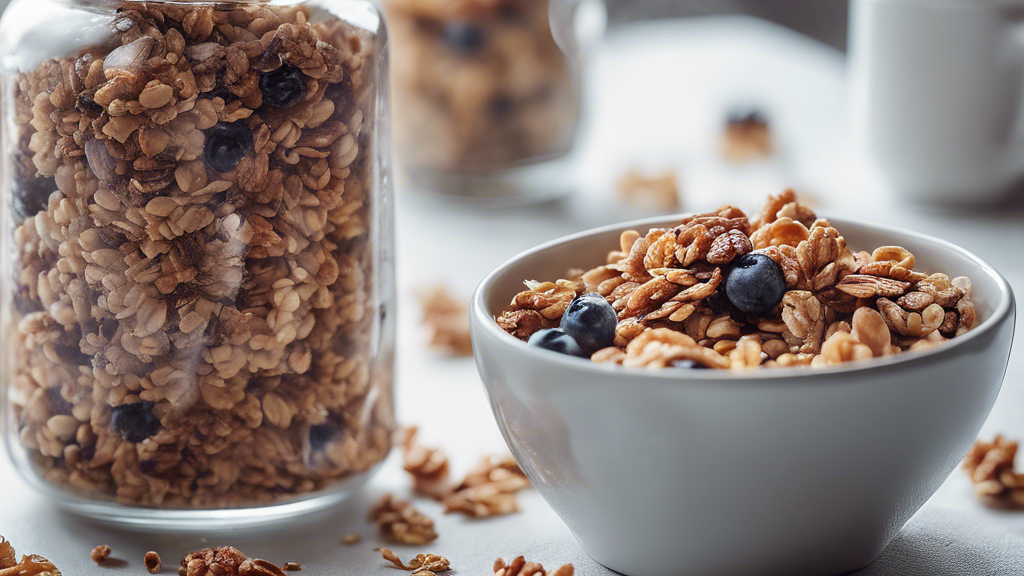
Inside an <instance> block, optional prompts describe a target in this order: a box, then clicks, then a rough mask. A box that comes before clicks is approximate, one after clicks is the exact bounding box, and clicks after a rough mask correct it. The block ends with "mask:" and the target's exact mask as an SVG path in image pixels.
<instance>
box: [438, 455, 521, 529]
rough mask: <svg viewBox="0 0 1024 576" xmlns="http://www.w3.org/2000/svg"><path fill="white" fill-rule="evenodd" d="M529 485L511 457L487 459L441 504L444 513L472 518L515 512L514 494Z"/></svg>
mask: <svg viewBox="0 0 1024 576" xmlns="http://www.w3.org/2000/svg"><path fill="white" fill-rule="evenodd" d="M529 485H530V481H529V480H528V479H527V478H526V475H525V474H523V471H522V470H520V468H519V465H518V464H516V461H515V459H513V458H512V456H511V455H506V456H488V457H486V458H484V459H483V460H482V461H481V462H480V464H479V465H477V467H476V468H474V469H473V470H471V471H470V472H469V473H468V474H467V475H466V478H465V479H464V480H463V481H462V483H461V484H459V485H458V486H456V487H455V488H454V490H453V491H452V493H451V495H449V496H448V497H446V498H445V499H444V500H443V504H444V511H445V514H449V513H452V512H461V513H463V514H465V515H467V516H473V517H476V518H485V517H489V516H498V515H502V514H511V513H513V512H518V511H519V504H518V502H517V501H516V497H515V494H516V492H519V491H520V490H522V489H523V488H526V487H528V486H529Z"/></svg>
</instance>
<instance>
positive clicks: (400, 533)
mask: <svg viewBox="0 0 1024 576" xmlns="http://www.w3.org/2000/svg"><path fill="white" fill-rule="evenodd" d="M370 519H371V520H373V521H375V522H376V523H377V526H378V528H379V529H380V535H381V536H382V537H383V538H384V539H385V540H390V541H392V542H398V543H400V544H412V545H423V544H427V543H429V542H433V541H434V540H436V539H437V532H436V531H435V530H434V521H433V520H431V519H430V517H429V516H427V515H426V514H424V513H423V512H420V511H419V510H418V509H416V507H415V506H413V505H412V503H411V502H408V501H406V500H400V499H398V498H395V497H394V496H392V495H391V494H385V495H384V496H382V497H381V499H380V500H379V501H378V502H377V504H376V505H374V507H373V509H371V510H370Z"/></svg>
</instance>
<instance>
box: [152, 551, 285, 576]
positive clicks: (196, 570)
mask: <svg viewBox="0 0 1024 576" xmlns="http://www.w3.org/2000/svg"><path fill="white" fill-rule="evenodd" d="M147 556H148V555H147ZM155 561H156V572H159V570H160V566H159V557H156V559H155ZM288 564H295V563H294V562H289V563H288ZM146 566H147V568H148V567H149V564H148V563H147V564H146ZM291 569H294V568H290V569H289V568H285V569H284V570H291ZM299 569H301V567H300V568H299ZM284 570H283V569H282V567H280V566H278V565H277V564H274V563H273V562H270V561H269V560H263V559H260V558H249V557H248V556H246V555H245V553H244V552H242V551H241V550H239V549H238V548H235V547H233V546H221V547H220V548H207V549H205V550H199V551H197V552H192V553H191V554H188V555H187V556H185V557H184V558H182V559H181V565H180V566H179V567H178V576H284ZM150 572H152V573H154V574H155V573H156V572H153V571H152V570H150Z"/></svg>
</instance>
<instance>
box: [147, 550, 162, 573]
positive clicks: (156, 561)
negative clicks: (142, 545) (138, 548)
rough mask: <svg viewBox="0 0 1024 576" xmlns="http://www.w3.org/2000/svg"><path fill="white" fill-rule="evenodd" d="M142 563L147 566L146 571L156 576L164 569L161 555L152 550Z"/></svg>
mask: <svg viewBox="0 0 1024 576" xmlns="http://www.w3.org/2000/svg"><path fill="white" fill-rule="evenodd" d="M142 563H143V564H145V565H146V570H148V571H149V573H150V574H156V573H157V572H159V571H160V568H162V567H163V562H161V561H160V555H159V554H157V553H156V552H154V551H152V550H150V551H149V552H146V555H145V556H144V557H143V558H142Z"/></svg>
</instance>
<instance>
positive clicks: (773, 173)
mask: <svg viewBox="0 0 1024 576" xmlns="http://www.w3.org/2000/svg"><path fill="white" fill-rule="evenodd" d="M844 86H845V79H844V63H843V58H842V55H841V54H840V53H838V52H836V51H833V50H831V49H829V48H825V47H822V46H820V45H818V44H815V43H814V42H812V41H810V40H807V39H804V38H802V37H800V36H797V35H795V34H792V33H790V32H788V31H785V30H783V29H780V28H777V27H774V26H772V25H769V24H765V23H762V22H758V21H755V20H750V19H746V18H714V19H707V20H692V21H678V22H668V21H666V22H662V23H655V24H646V25H642V26H639V25H638V26H636V27H633V28H623V29H620V30H617V31H615V32H614V33H612V34H611V35H610V36H609V38H608V40H607V42H606V43H605V45H604V46H603V47H602V48H601V49H600V50H599V52H598V54H597V55H596V58H595V60H594V70H593V75H592V82H591V86H590V91H591V93H592V96H593V97H592V98H591V101H590V106H589V109H590V116H591V117H590V119H589V122H588V125H587V127H586V130H585V131H584V134H583V136H582V139H581V141H582V142H583V143H584V144H583V146H582V147H581V150H580V151H579V159H578V161H579V162H580V166H579V169H578V170H577V172H576V173H577V174H578V182H579V191H578V193H577V194H576V195H575V196H574V197H572V198H569V199H567V200H566V201H564V202H561V203H555V204H545V205H537V206H523V207H518V208H511V209H500V210H499V209H484V208H479V207H477V208H474V207H467V206H464V205H459V204H454V203H450V202H443V201H438V200H436V199H430V198H425V197H422V196H416V195H413V194H410V193H409V192H408V191H401V190H400V191H399V192H398V202H397V204H398V215H397V226H398V280H399V283H398V286H399V292H400V312H399V359H398V382H397V386H398V403H399V415H400V418H401V420H402V421H403V422H404V423H409V424H413V423H415V424H418V425H420V428H421V430H422V439H423V440H424V442H426V443H428V444H437V445H440V446H443V447H445V448H446V450H447V451H448V452H449V454H450V455H451V457H452V460H453V465H454V466H455V468H456V475H458V474H459V473H460V472H461V471H463V470H464V469H465V468H467V467H469V466H470V465H472V464H473V463H475V462H476V460H477V459H478V458H479V457H480V456H481V455H483V454H484V453H487V452H496V451H498V450H501V449H503V442H502V440H501V437H500V435H499V434H498V430H497V427H496V426H495V424H494V421H493V418H492V416H491V413H490V409H489V407H488V405H487V402H486V400H485V397H484V393H483V389H482V387H481V385H480V383H479V379H478V376H477V374H476V369H475V366H474V364H473V361H472V360H471V359H447V358H441V357H437V356H435V355H434V354H433V353H432V352H431V351H429V350H428V349H427V348H426V347H425V346H424V337H425V336H424V333H423V329H422V327H421V326H420V324H419V309H418V306H417V304H416V298H415V295H416V291H417V289H418V288H420V287H426V286H429V285H431V284H435V283H446V284H448V285H449V286H451V287H452V288H453V289H455V290H456V291H457V292H460V293H462V294H463V295H464V296H466V297H467V298H468V296H469V294H470V292H471V291H472V289H473V287H474V286H475V284H476V282H477V281H478V280H479V279H480V278H481V277H483V275H484V274H485V273H486V272H487V271H489V270H490V269H491V268H492V267H494V266H496V265H497V264H499V263H500V262H502V261H503V260H505V259H506V258H508V257H510V256H512V255H514V254H516V253H517V252H519V251H521V250H524V249H526V248H529V247H531V246H533V245H535V244H537V243H539V242H541V241H545V240H549V239H552V238H555V237H557V236H561V235H564V234H568V233H571V232H575V231H579V230H582V229H585V228H589V227H592V226H596V225H600V224H605V223H610V222H614V221H618V220H623V219H627V218H632V217H634V216H642V215H645V214H644V213H640V212H635V211H634V210H632V209H629V208H627V207H623V206H619V205H617V204H616V203H615V202H614V199H613V196H612V192H611V188H612V185H613V183H614V181H615V179H616V178H617V176H618V175H619V174H620V173H621V172H622V171H624V170H626V169H628V168H631V167H641V168H646V169H649V170H652V171H654V170H660V169H665V168H677V169H679V170H680V171H681V174H682V178H681V179H682V182H683V187H684V188H685V190H684V197H685V203H684V209H686V210H701V209H705V208H710V207H714V206H716V205H718V204H721V203H725V202H729V203H735V204H740V205H741V206H743V207H744V208H750V209H753V208H756V207H757V206H758V205H759V203H760V201H761V198H762V197H763V195H764V194H766V193H768V192H776V191H778V190H779V189H780V188H782V187H784V186H786V185H793V186H795V187H796V188H797V189H798V191H801V190H802V191H805V192H807V193H808V194H811V195H812V196H813V198H814V199H815V201H816V203H817V206H818V208H819V212H820V213H822V214H825V215H827V214H829V213H833V214H843V215H844V216H853V217H858V218H862V219H866V220H871V221H876V222H879V223H882V224H888V225H894V226H899V227H906V228H908V229H913V230H918V231H921V232H925V233H928V234H933V235H937V236H941V237H943V238H946V239H948V240H950V241H951V242H954V243H956V244H959V245H961V246H964V247H965V248H967V249H969V250H971V251H973V252H976V253H978V254H979V255H981V256H982V257H984V258H986V259H987V260H988V261H989V262H990V263H991V264H993V265H994V266H995V267H996V268H997V269H999V270H1000V271H1001V272H1003V274H1004V275H1006V277H1007V278H1008V279H1009V281H1010V283H1011V284H1012V285H1013V286H1016V287H1020V286H1024V262H1022V258H1021V255H1022V250H1024V248H1021V247H1020V246H1021V244H1020V239H1021V238H1024V212H1022V210H1021V207H1020V205H1019V204H1018V205H1014V206H1004V207H1001V208H999V209H989V210H984V211H978V212H971V213H966V212H962V211H961V212H942V211H937V210H933V209H925V208H922V207H918V206H908V205H901V204H898V203H896V202H894V201H892V200H889V199H888V198H887V197H886V196H885V195H884V194H882V193H881V191H880V189H879V187H878V186H877V185H876V184H874V182H873V179H872V178H871V177H870V176H868V175H867V174H866V171H865V170H864V169H863V168H861V165H860V163H859V162H858V161H857V160H856V159H854V156H853V153H852V151H851V149H850V146H849V144H848V132H847V130H846V120H845V104H844ZM730 102H737V103H744V102H751V103H757V104H759V105H762V106H763V108H764V109H765V110H767V112H768V113H769V115H770V116H771V119H772V123H773V127H774V130H775V131H776V134H777V135H778V137H779V138H780V140H781V142H782V147H783V154H782V159H781V160H779V161H776V162H773V163H771V164H767V165H761V166H751V167H747V168H743V169H740V170H730V169H726V168H725V167H723V165H722V164H721V163H720V162H719V161H718V160H717V159H716V155H715V151H714V145H715V143H716V139H715V137H716V134H717V130H718V128H719V126H720V122H721V119H722V117H723V113H724V110H725V107H726V105H727V104H728V103H730ZM1022 374H1024V348H1022V347H1020V346H1018V347H1017V348H1016V350H1015V352H1014V353H1013V354H1012V356H1011V358H1010V366H1009V369H1008V372H1007V377H1006V382H1005V383H1004V386H1003V391H1002V393H1001V395H1000V397H999V400H998V402H997V404H996V407H995V409H994V411H993V413H992V416H991V418H990V419H989V421H988V423H987V424H986V426H985V430H984V432H983V434H986V435H991V434H993V433H995V432H996V431H1002V432H1004V433H1006V434H1008V435H1011V436H1014V437H1018V438H1020V437H1024V382H1022V378H1021V375H1022ZM408 488H409V482H408V479H407V478H406V477H405V474H404V472H402V471H401V469H400V466H399V463H398V462H397V461H396V460H395V459H394V458H392V460H391V461H389V463H388V465H387V466H386V468H385V469H384V470H383V471H382V472H381V473H380V475H379V476H378V477H377V478H376V479H375V480H374V481H373V483H372V484H371V486H370V487H369V488H368V489H367V490H366V491H365V493H363V494H361V495H359V496H357V497H354V498H352V499H350V500H349V501H348V502H347V503H346V504H344V505H342V506H341V507H340V508H337V509H334V510H331V511H328V512H327V513H324V514H318V515H317V516H316V517H315V518H309V519H307V520H305V521H302V522H298V523H295V524H290V525H286V526H283V527H279V528H277V529H275V530H266V531H262V532H251V533H237V532H236V533H226V534H224V533H221V534H214V533H211V534H203V535H161V534H131V533H128V532H124V531H120V530H114V529H109V528H105V527H102V526H98V525H95V524H92V523H89V522H86V521H83V520H81V519H79V518H76V517H74V516H70V515H67V514H64V513H61V512H58V511H57V510H55V508H54V507H53V506H52V505H51V503H49V502H47V501H46V500H45V499H44V498H43V497H42V496H40V495H39V494H37V493H35V492H33V491H32V490H30V489H29V488H28V487H27V486H26V485H25V484H24V483H22V482H21V480H20V479H19V478H17V477H16V476H15V475H14V473H13V471H12V470H11V469H10V465H9V464H8V463H7V462H6V461H3V463H2V464H0V534H2V535H4V536H6V537H7V538H8V539H10V540H11V541H12V542H13V543H14V545H15V547H16V548H17V549H18V551H19V554H20V553H37V554H42V555H44V556H46V557H48V558H50V559H51V560H52V561H54V562H55V563H56V564H57V566H58V567H60V568H61V569H62V570H63V573H64V574H65V575H71V576H91V575H99V574H108V573H124V574H144V573H145V572H144V571H143V570H144V569H143V567H142V564H141V558H142V555H143V554H144V553H145V552H146V551H147V550H157V551H158V552H160V553H161V555H162V556H163V560H164V564H165V569H164V573H168V574H171V573H175V571H174V567H175V566H176V565H177V563H178V561H179V560H180V558H181V556H182V555H183V554H184V553H186V552H189V551H192V550H195V549H199V548H202V547H207V546H216V545H221V544H231V545H234V546H236V547H239V548H240V549H242V550H243V551H245V552H247V553H248V554H250V555H251V556H257V557H263V558H267V559H269V560H271V561H274V562H277V563H279V564H280V563H283V562H285V561H290V560H291V561H298V562H301V563H302V564H303V566H304V569H303V572H301V573H300V574H308V575H310V576H327V575H337V574H359V575H361V576H368V575H372V574H380V575H391V576H394V575H396V574H398V573H397V572H393V571H392V569H390V568H387V567H386V566H385V563H384V562H383V561H381V559H380V556H379V554H378V553H377V552H375V551H374V550H373V548H374V546H377V545H378V544H379V543H378V542H377V540H376V538H375V534H374V531H373V526H371V525H369V524H368V523H367V522H366V519H365V515H366V510H367V507H368V506H369V503H370V502H372V500H373V499H374V498H375V497H376V496H377V495H379V494H381V493H383V492H386V491H394V492H396V493H398V494H401V495H406V494H407V493H408ZM520 503H521V504H522V507H523V512H522V513H520V514H516V515H512V516H508V517H501V518H494V519H487V520H467V519H464V518H462V517H459V516H444V515H442V514H441V511H440V507H439V506H438V505H437V504H435V503H432V502H427V501H420V502H418V506H420V508H421V509H422V510H423V511H425V512H427V513H428V514H429V515H430V516H432V517H433V518H435V520H436V521H437V525H438V526H437V529H438V532H439V533H440V538H439V539H438V540H437V541H435V542H434V543H432V544H430V545H428V546H426V547H423V548H406V547H400V546H394V547H393V548H394V549H395V550H396V552H399V554H400V555H401V556H402V557H403V559H406V558H407V557H408V556H412V555H415V554H416V553H417V552H434V553H438V554H441V555H444V556H446V557H448V558H449V559H450V560H451V561H452V565H453V568H454V569H455V570H457V571H458V573H464V574H475V575H482V574H490V571H489V570H490V566H491V564H492V562H493V560H494V558H496V557H498V556H502V557H505V558H507V559H508V558H511V557H513V556H516V555H520V554H522V555H526V556H527V559H528V560H530V559H534V560H536V561H539V562H542V563H544V564H545V565H547V566H548V567H549V568H554V567H557V566H558V565H559V564H561V563H564V562H574V563H575V564H576V568H577V574H583V575H587V576H589V575H591V574H611V573H610V572H609V571H607V570H605V569H603V568H601V567H600V566H598V565H596V564H595V563H594V562H593V561H591V560H589V559H588V558H587V557H586V556H585V555H584V553H583V552H582V550H580V549H579V547H578V546H576V544H575V541H574V540H572V538H571V535H569V533H568V530H567V529H566V528H565V526H564V525H563V524H562V523H561V521H559V520H558V518H557V517H556V516H555V515H554V513H553V512H552V511H551V510H550V509H549V508H548V507H547V506H546V505H545V504H544V502H543V500H541V499H540V497H539V496H538V495H537V494H536V493H535V492H533V491H526V492H523V493H522V494H521V497H520ZM940 510H953V511H957V512H960V513H962V514H963V515H964V516H965V517H967V518H970V519H971V520H972V521H975V522H977V523H979V524H984V525H987V526H991V527H996V528H997V529H998V530H1000V531H1003V532H1005V533H1008V534H1009V533H1017V534H1024V513H1017V514H1012V513H1005V512H994V511H990V510H986V509H984V508H983V507H981V506H980V505H979V504H977V503H976V502H975V501H974V500H973V498H972V496H971V494H970V487H969V485H968V482H967V479H966V477H965V475H964V474H962V473H961V472H956V473H954V474H953V475H952V476H951V477H950V479H949V480H948V481H947V482H946V483H945V485H943V487H942V488H941V489H940V490H939V492H938V493H937V494H936V495H935V496H934V497H933V498H932V499H931V500H930V501H929V502H928V503H927V504H926V505H925V509H924V511H923V512H922V514H923V515H924V517H925V518H931V517H932V516H930V514H931V513H933V512H936V511H940ZM351 531H358V532H361V533H362V534H363V535H364V540H363V542H362V543H360V544H357V545H355V546H345V545H342V544H341V543H340V540H341V538H342V537H343V536H344V535H345V534H346V533H348V532H351ZM97 544H110V545H111V546H112V547H113V548H114V557H115V558H120V559H123V560H126V561H127V563H114V564H112V565H108V566H106V567H102V568H101V567H98V566H96V565H95V564H93V563H92V562H91V561H90V560H89V551H90V550H91V549H92V547H93V546H95V545H97ZM905 545H907V544H906V543H903V544H901V546H905ZM910 545H911V546H912V545H913V544H912V543H911V544H910ZM960 573H962V574H966V575H967V576H970V572H969V571H968V572H960ZM1020 573H1024V569H1022V572H1020ZM1020 573H1017V574H1020ZM907 576H911V575H909V574H908V575H907Z"/></svg>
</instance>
